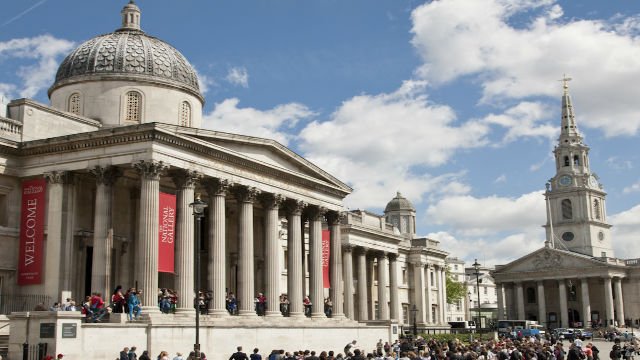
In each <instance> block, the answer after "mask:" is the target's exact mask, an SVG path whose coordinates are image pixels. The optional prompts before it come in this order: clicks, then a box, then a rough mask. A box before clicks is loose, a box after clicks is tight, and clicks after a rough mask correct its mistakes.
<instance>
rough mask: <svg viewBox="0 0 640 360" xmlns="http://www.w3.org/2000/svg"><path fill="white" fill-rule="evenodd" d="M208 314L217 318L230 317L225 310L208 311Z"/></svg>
mask: <svg viewBox="0 0 640 360" xmlns="http://www.w3.org/2000/svg"><path fill="white" fill-rule="evenodd" d="M208 314H209V316H213V317H217V318H222V317H228V316H231V314H229V312H228V311H227V310H226V309H209V313H208Z"/></svg>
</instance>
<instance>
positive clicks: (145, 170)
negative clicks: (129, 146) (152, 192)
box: [132, 160, 168, 180]
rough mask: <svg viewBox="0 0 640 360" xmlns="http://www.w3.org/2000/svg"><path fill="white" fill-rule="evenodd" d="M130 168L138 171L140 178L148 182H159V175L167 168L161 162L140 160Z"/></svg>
mask: <svg viewBox="0 0 640 360" xmlns="http://www.w3.org/2000/svg"><path fill="white" fill-rule="evenodd" d="M132 166H133V167H134V168H135V169H136V170H137V171H138V173H139V174H140V176H142V177H143V178H146V179H149V180H160V174H161V173H162V172H163V171H164V170H166V169H167V167H168V166H167V165H165V163H164V162H162V161H153V160H151V161H149V160H140V161H139V162H137V163H135V164H132Z"/></svg>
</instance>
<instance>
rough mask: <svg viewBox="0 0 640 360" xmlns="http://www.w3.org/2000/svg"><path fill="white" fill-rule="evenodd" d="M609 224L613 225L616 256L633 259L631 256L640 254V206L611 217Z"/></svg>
mask: <svg viewBox="0 0 640 360" xmlns="http://www.w3.org/2000/svg"><path fill="white" fill-rule="evenodd" d="M609 222H610V223H611V224H612V225H613V228H612V233H611V235H612V236H613V247H614V251H615V255H616V256H617V257H619V258H622V259H626V258H629V257H630V256H631V257H633V255H631V254H640V242H639V241H638V234H640V205H636V206H634V207H633V208H631V209H629V210H626V211H623V212H620V213H618V214H615V215H611V216H609ZM636 256H637V255H636Z"/></svg>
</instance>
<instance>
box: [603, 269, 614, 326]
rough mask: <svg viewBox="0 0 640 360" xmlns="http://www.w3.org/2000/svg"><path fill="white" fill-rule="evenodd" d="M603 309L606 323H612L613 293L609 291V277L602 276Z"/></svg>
mask: <svg viewBox="0 0 640 360" xmlns="http://www.w3.org/2000/svg"><path fill="white" fill-rule="evenodd" d="M604 309H605V316H606V320H607V324H606V325H613V294H612V291H611V277H609V276H606V277H605V278H604Z"/></svg>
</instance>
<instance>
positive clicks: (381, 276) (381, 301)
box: [377, 252, 389, 320]
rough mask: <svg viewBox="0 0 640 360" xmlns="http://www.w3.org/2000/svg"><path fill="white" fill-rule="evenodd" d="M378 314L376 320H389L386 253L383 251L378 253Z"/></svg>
mask: <svg viewBox="0 0 640 360" xmlns="http://www.w3.org/2000/svg"><path fill="white" fill-rule="evenodd" d="M377 258H378V314H379V317H378V319H377V320H389V304H388V303H389V300H388V297H387V286H388V285H389V283H388V280H387V279H388V278H387V271H388V270H389V265H388V264H387V254H386V253H384V252H381V253H378V256H377Z"/></svg>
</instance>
